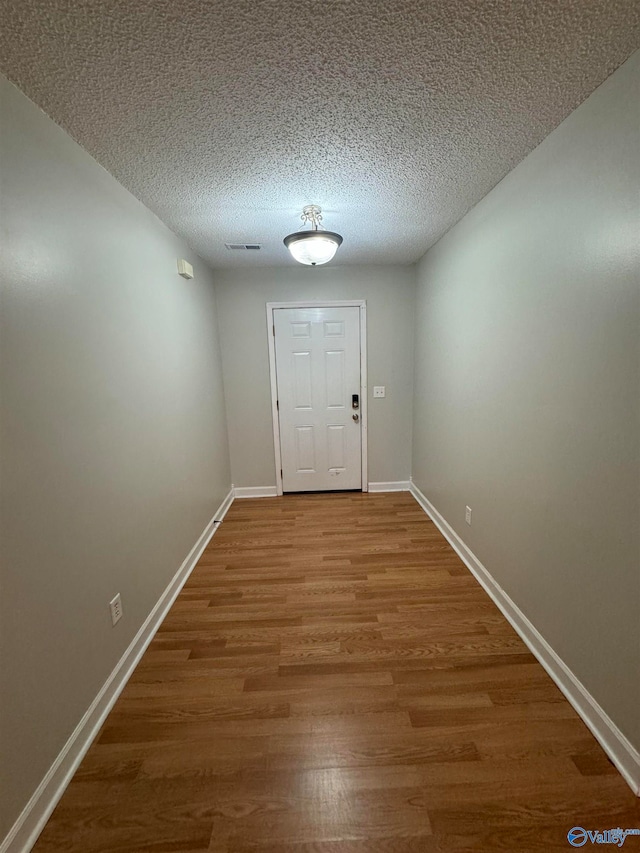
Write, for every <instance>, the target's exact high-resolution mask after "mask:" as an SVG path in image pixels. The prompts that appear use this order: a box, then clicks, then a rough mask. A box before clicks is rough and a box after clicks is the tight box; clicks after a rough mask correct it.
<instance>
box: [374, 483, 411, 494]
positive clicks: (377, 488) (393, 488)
mask: <svg viewBox="0 0 640 853" xmlns="http://www.w3.org/2000/svg"><path fill="white" fill-rule="evenodd" d="M410 488H411V482H410V481H409V480H391V481H390V482H387V483H384V482H383V483H369V491H370V492H408V491H409V490H410Z"/></svg>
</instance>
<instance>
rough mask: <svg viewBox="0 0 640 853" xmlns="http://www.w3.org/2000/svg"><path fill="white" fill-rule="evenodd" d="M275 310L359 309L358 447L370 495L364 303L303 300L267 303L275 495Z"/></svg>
mask: <svg viewBox="0 0 640 853" xmlns="http://www.w3.org/2000/svg"><path fill="white" fill-rule="evenodd" d="M278 308H359V309H360V410H359V411H360V426H361V429H360V443H361V451H362V459H361V465H360V467H361V472H362V491H363V492H368V491H369V478H368V470H367V469H368V466H367V458H368V457H367V300H366V299H345V300H324V301H319V300H315V301H312V300H303V301H301V302H267V339H268V341H269V380H270V383H271V417H272V420H273V450H274V456H275V465H276V494H278V495H281V494H282V493H283V490H282V451H281V449H280V418H279V417H278V382H277V374H276V341H275V317H274V316H273V312H274V311H276V310H277V309H278Z"/></svg>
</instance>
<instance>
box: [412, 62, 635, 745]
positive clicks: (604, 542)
mask: <svg viewBox="0 0 640 853" xmlns="http://www.w3.org/2000/svg"><path fill="white" fill-rule="evenodd" d="M639 88H640V53H636V54H635V55H634V56H633V57H632V58H631V59H630V60H629V61H628V62H627V63H625V65H623V66H622V67H621V68H620V69H619V70H618V71H616V73H615V74H613V75H612V76H611V77H610V78H609V79H608V80H607V81H606V82H605V83H604V84H603V85H602V86H601V87H600V88H599V89H597V90H596V91H595V92H594V94H593V95H592V96H591V97H590V98H589V99H588V100H587V101H585V102H584V103H583V104H582V106H580V107H579V108H578V109H577V110H576V111H575V112H574V113H573V114H572V115H571V116H569V117H568V118H567V119H566V120H565V121H564V122H563V123H562V124H561V125H560V126H559V127H558V128H557V129H556V130H555V131H554V132H553V133H552V134H551V135H550V136H549V137H548V138H547V139H546V140H545V141H544V142H543V143H542V144H541V145H540V146H539V147H538V148H537V149H536V150H535V151H534V152H533V153H532V154H531V155H530V156H529V157H527V159H526V160H524V162H523V163H521V164H520V165H519V166H518V167H517V168H516V169H515V170H514V171H513V172H511V173H510V174H509V175H508V176H507V177H506V178H505V179H504V180H503V181H502V182H501V183H500V184H499V185H498V186H497V187H496V188H495V189H494V190H493V191H492V192H491V193H489V195H488V196H486V197H485V198H484V199H483V200H482V201H481V202H480V203H479V204H478V205H477V206H476V207H475V208H474V209H473V210H472V211H471V212H470V213H468V214H467V215H466V216H465V218H464V219H463V220H462V221H461V222H459V223H458V225H456V226H455V227H454V228H453V229H451V231H450V232H449V233H448V234H447V235H446V236H445V237H444V238H443V239H442V240H440V242H439V243H437V244H436V246H434V247H433V248H432V249H431V250H430V251H429V252H428V253H427V254H426V256H425V257H424V259H423V260H422V261H421V263H420V265H419V272H418V300H417V311H416V363H415V364H416V368H415V369H416V374H415V398H414V430H413V433H414V449H413V477H414V480H415V482H416V484H417V486H418V487H419V488H420V489H421V491H422V492H423V493H424V494H425V495H426V496H427V498H428V499H429V500H430V501H431V503H432V504H433V505H435V507H436V508H437V509H438V510H439V511H440V513H441V514H442V515H443V516H444V517H445V518H446V519H447V521H448V522H449V524H450V525H451V526H452V527H453V528H454V529H455V531H456V532H457V533H458V534H459V536H460V537H461V538H462V539H463V540H464V541H465V542H466V544H467V545H468V546H469V547H470V548H471V550H472V551H473V552H474V553H475V554H476V556H477V557H478V558H479V559H480V560H481V561H482V562H483V563H484V565H485V566H486V567H487V569H488V570H489V572H490V573H491V574H492V575H493V577H494V579H495V580H496V581H497V582H498V583H499V584H500V585H501V586H502V587H503V589H504V590H505V591H506V592H507V594H508V595H509V596H510V597H511V598H512V599H513V601H514V602H515V603H516V605H518V607H519V608H520V609H521V610H522V611H523V612H524V614H525V616H527V617H528V618H529V619H530V620H531V622H533V624H534V625H535V626H536V628H537V629H538V631H539V632H540V633H541V634H542V635H543V636H544V638H545V639H546V640H547V642H549V643H550V644H551V646H552V647H553V648H554V649H555V651H556V652H557V653H558V654H559V655H560V657H561V658H562V659H563V660H564V662H565V663H566V664H567V665H568V666H569V667H570V668H571V669H572V670H573V672H574V673H575V674H576V675H577V676H578V678H579V679H580V680H581V681H582V683H583V684H584V685H585V687H586V688H587V690H588V691H590V693H591V694H592V695H593V696H594V697H595V699H596V700H597V701H598V702H599V703H600V705H601V706H602V707H603V708H604V709H605V711H606V712H607V713H608V714H609V716H610V717H611V719H612V720H613V721H614V723H615V724H617V726H618V727H619V728H620V729H621V730H622V732H623V734H625V735H626V736H627V738H628V739H629V740H630V741H631V742H632V743H633V744H634V745H635V747H636V748H640V714H639V713H638V709H639V708H640V679H639V678H638V673H640V620H639V619H638V605H639V603H640V539H639V536H640V523H639V522H640V467H639V444H640V310H639V309H640V276H639V266H640V244H639V243H638V234H639V233H640V229H639V227H638V226H639V221H638V220H639V216H638V214H639V206H638V195H637V192H638V186H639V183H640V164H639V161H638V151H639V150H640V134H639V124H640V122H639V111H638V91H639ZM466 505H468V506H470V507H471V509H472V525H471V526H470V527H469V526H467V524H466V523H465V506H466Z"/></svg>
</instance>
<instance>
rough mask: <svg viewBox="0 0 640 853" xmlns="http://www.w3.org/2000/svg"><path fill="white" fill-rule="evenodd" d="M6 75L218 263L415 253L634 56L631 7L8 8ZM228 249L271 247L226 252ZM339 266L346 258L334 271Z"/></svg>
mask: <svg viewBox="0 0 640 853" xmlns="http://www.w3.org/2000/svg"><path fill="white" fill-rule="evenodd" d="M0 14H1V15H2V26H1V27H0V57H1V60H0V67H1V68H2V70H3V72H4V73H5V74H6V75H7V76H8V77H9V79H11V80H13V81H14V82H15V83H17V85H18V86H19V87H20V88H21V89H22V90H23V91H24V92H25V93H26V94H27V95H28V96H29V97H30V98H31V99H32V100H34V101H35V102H36V103H37V104H39V105H40V106H41V107H42V108H43V109H44V110H45V111H46V112H47V113H48V114H49V115H50V116H52V118H54V119H55V120H56V121H57V122H58V123H59V124H60V125H61V126H62V127H63V128H65V130H67V131H68V132H69V133H70V134H71V135H72V136H73V137H74V138H75V139H76V140H77V141H78V142H79V143H80V144H81V145H83V146H84V147H85V148H86V149H87V150H88V151H89V152H90V153H91V154H93V156H94V157H95V158H96V159H97V160H98V161H99V162H100V163H101V164H102V165H103V166H104V167H105V168H106V169H108V170H109V171H110V172H111V173H112V174H113V175H114V176H115V177H116V178H117V179H118V180H119V181H120V182H121V183H122V184H124V186H125V187H127V188H128V189H129V190H130V191H131V192H132V193H134V195H136V196H137V197H138V198H139V199H141V201H143V202H144V203H145V204H146V205H147V206H148V207H150V208H151V209H152V210H153V211H155V212H156V213H157V214H158V216H160V218H161V219H162V220H164V222H166V223H167V224H168V225H169V226H170V227H171V228H172V229H173V230H174V231H176V232H177V233H178V234H181V235H183V236H184V237H185V238H186V239H187V240H188V242H189V243H190V244H191V246H192V247H193V248H194V249H195V250H196V251H197V252H198V254H200V255H201V256H202V257H203V258H205V259H206V260H208V261H209V262H210V263H211V264H212V265H214V266H218V267H220V266H237V265H243V264H245V265H251V266H255V265H258V264H287V263H290V264H294V263H295V262H294V261H292V260H290V259H289V256H288V253H287V251H286V249H285V248H284V246H283V245H282V238H283V237H284V236H285V235H286V234H287V233H289V232H291V231H295V230H297V229H298V227H299V218H298V217H299V213H300V210H301V209H302V206H303V205H304V204H308V203H310V202H313V203H316V204H320V205H321V206H322V208H323V209H324V212H325V220H324V224H325V226H326V227H327V228H329V229H331V230H335V231H339V232H340V233H342V234H343V236H344V244H343V246H342V248H341V249H340V252H339V255H338V256H337V258H336V261H335V262H341V263H378V262H386V263H394V262H412V261H415V260H416V259H417V258H419V257H420V256H421V255H422V254H423V253H424V252H425V251H426V249H427V248H428V247H429V246H430V245H432V244H433V243H434V242H435V241H436V240H437V239H438V237H440V236H441V235H442V234H443V233H444V232H445V231H446V230H447V229H448V228H449V227H450V226H451V225H452V224H453V223H454V222H456V221H457V220H458V219H460V217H461V216H462V215H463V214H464V213H465V212H466V211H467V210H468V209H469V208H470V207H471V206H472V205H473V204H475V203H476V202H477V201H478V200H479V199H480V198H482V196H483V195H484V194H485V193H486V192H487V191H488V190H489V189H491V187H493V186H494V185H495V184H496V183H497V182H498V181H499V180H500V179H501V178H502V177H503V176H504V175H505V174H506V173H507V172H508V171H509V170H510V169H511V168H513V166H515V165H516V164H517V163H518V162H519V161H520V160H522V158H523V157H524V156H525V155H526V154H527V153H528V152H529V151H531V149H532V148H533V147H535V145H537V144H538V143H539V142H540V141H541V140H542V139H543V138H544V137H545V136H546V135H547V134H548V133H549V132H550V131H551V130H552V129H553V128H554V127H556V126H557V125H558V124H559V123H560V121H561V120H562V119H563V118H564V117H565V116H566V115H568V113H569V112H571V110H572V109H574V108H575V107H576V106H577V105H578V104H579V103H580V102H581V101H583V100H584V99H585V98H586V97H587V96H588V95H589V94H590V93H591V92H592V91H593V90H594V89H595V88H596V86H598V85H599V84H600V83H601V82H602V81H603V80H604V79H605V78H606V77H607V76H608V75H609V74H610V73H611V72H612V71H613V70H614V69H615V68H617V67H618V66H619V65H620V64H621V63H622V62H623V61H624V60H625V59H626V58H627V57H628V56H629V55H630V54H631V52H632V51H633V50H634V49H635V48H636V47H638V45H640V6H639V5H638V2H637V0H384V2H379V0H326V2H321V0H306V2H299V0H288V2H284V0H223V1H222V2H216V0H105V2H96V0H0ZM225 242H259V243H262V244H263V246H264V248H263V249H262V250H261V251H260V252H237V251H236V252H232V251H229V250H227V249H225V248H224V243H225ZM335 262H334V263H335Z"/></svg>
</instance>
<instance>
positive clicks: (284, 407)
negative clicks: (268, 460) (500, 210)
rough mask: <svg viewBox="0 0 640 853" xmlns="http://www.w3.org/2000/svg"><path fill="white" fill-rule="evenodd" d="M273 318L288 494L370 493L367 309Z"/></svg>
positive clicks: (303, 311)
mask: <svg viewBox="0 0 640 853" xmlns="http://www.w3.org/2000/svg"><path fill="white" fill-rule="evenodd" d="M273 315H274V326H275V351H276V376H277V387H278V406H279V418H280V449H281V454H282V484H283V491H285V492H308V491H326V490H330V489H360V488H362V460H361V428H360V413H359V409H357V408H353V395H354V394H355V395H359V394H360V309H359V308H321V307H318V308H277V309H275V310H274V312H273ZM354 416H356V417H354Z"/></svg>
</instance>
